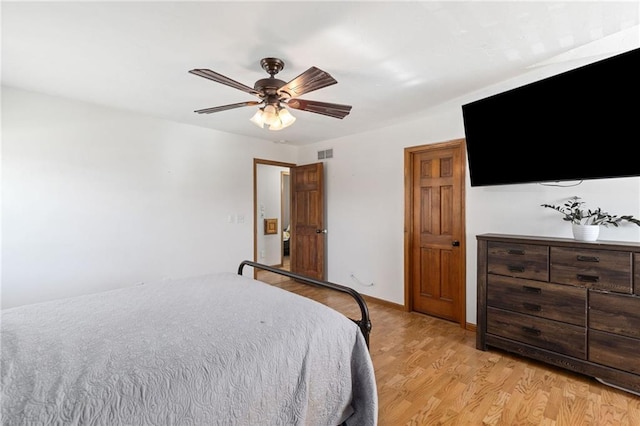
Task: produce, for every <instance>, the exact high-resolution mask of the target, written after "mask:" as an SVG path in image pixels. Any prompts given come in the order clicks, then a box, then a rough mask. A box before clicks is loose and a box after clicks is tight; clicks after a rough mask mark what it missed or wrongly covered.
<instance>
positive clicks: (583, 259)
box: [576, 254, 600, 263]
mask: <svg viewBox="0 0 640 426" xmlns="http://www.w3.org/2000/svg"><path fill="white" fill-rule="evenodd" d="M576 259H578V262H596V263H597V262H600V258H599V257H597V256H582V255H580V254H579V255H578V256H576Z"/></svg>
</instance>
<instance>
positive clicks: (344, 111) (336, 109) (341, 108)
mask: <svg viewBox="0 0 640 426" xmlns="http://www.w3.org/2000/svg"><path fill="white" fill-rule="evenodd" d="M287 106H289V107H291V108H293V109H300V110H303V111H309V112H315V113H316V114H322V115H328V116H329V117H334V118H345V117H346V116H347V115H349V113H350V112H351V105H340V104H332V103H329V102H318V101H305V100H304V99H290V100H289V101H288V102H287Z"/></svg>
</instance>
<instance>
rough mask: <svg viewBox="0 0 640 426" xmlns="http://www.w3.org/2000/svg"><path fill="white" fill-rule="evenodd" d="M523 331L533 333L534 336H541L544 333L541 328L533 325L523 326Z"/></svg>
mask: <svg viewBox="0 0 640 426" xmlns="http://www.w3.org/2000/svg"><path fill="white" fill-rule="evenodd" d="M522 331H524V332H525V333H529V334H533V335H534V336H539V335H541V334H542V332H541V331H540V330H538V329H537V328H533V327H522Z"/></svg>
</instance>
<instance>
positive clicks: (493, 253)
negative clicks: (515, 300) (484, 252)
mask: <svg viewBox="0 0 640 426" xmlns="http://www.w3.org/2000/svg"><path fill="white" fill-rule="evenodd" d="M487 262H488V265H487V266H488V272H489V273H490V274H498V275H506V276H510V277H520V278H529V279H532V280H540V281H549V266H548V265H549V248H548V247H547V246H539V245H533V244H512V243H502V242H490V243H489V244H488V256H487Z"/></svg>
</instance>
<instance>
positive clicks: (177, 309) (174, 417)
mask: <svg viewBox="0 0 640 426" xmlns="http://www.w3.org/2000/svg"><path fill="white" fill-rule="evenodd" d="M1 329H2V336H1V344H2V347H1V351H2V359H1V367H2V371H1V374H2V401H1V404H2V411H1V413H2V424H7V425H32V424H44V425H54V424H60V425H62V424H64V425H69V424H73V425H75V424H78V425H80V424H96V425H204V424H206V425H218V424H219V425H322V426H327V425H338V424H341V423H343V422H344V421H346V424H347V425H352V424H353V425H375V424H376V423H377V409H378V399H377V391H376V384H375V377H374V370H373V366H372V363H371V358H370V356H369V351H368V348H367V345H366V343H365V340H364V337H363V336H362V333H361V332H360V330H359V328H358V327H357V325H356V324H355V323H354V322H353V321H351V320H350V319H348V318H346V317H345V316H344V315H342V314H341V313H339V312H337V311H335V310H333V309H331V308H329V307H327V306H324V305H322V304H320V303H318V302H315V301H313V300H310V299H307V298H305V297H302V296H300V295H297V294H293V293H290V292H287V291H285V290H282V289H280V288H277V287H273V286H270V285H267V284H265V283H261V282H259V281H256V280H253V279H251V278H248V277H245V276H240V275H236V274H232V273H220V274H211V275H205V276H199V277H191V278H186V279H180V280H171V281H164V282H162V283H157V284H147V285H141V286H136V287H131V288H124V289H118V290H112V291H107V292H103V293H98V294H92V295H86V296H80V297H74V298H69V299H61V300H55V301H50V302H45V303H38V304H33V305H27V306H22V307H16V308H11V309H6V310H3V311H2V323H1Z"/></svg>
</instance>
